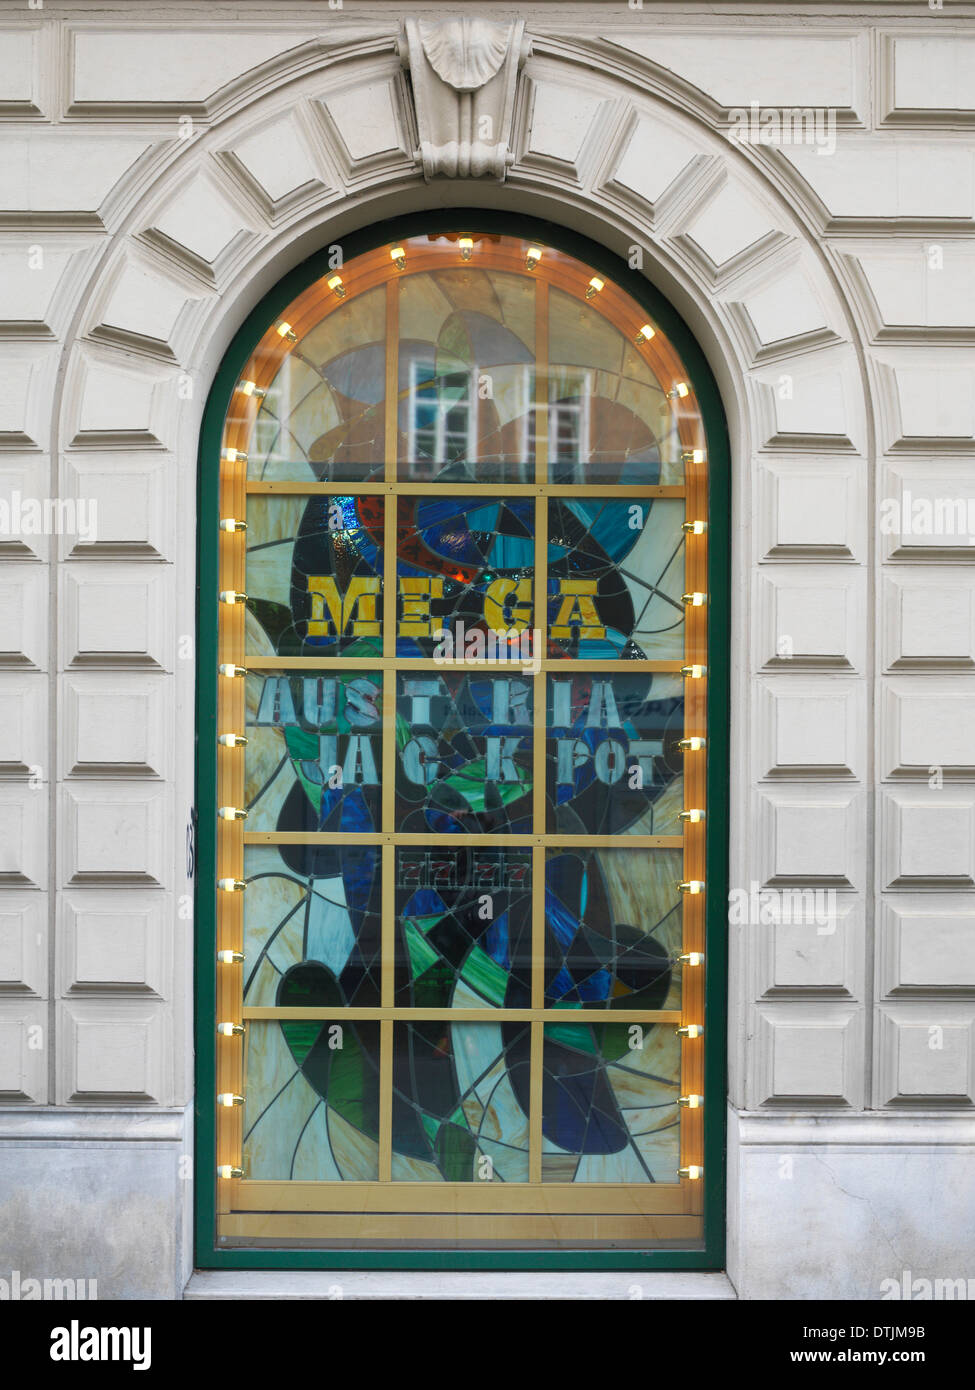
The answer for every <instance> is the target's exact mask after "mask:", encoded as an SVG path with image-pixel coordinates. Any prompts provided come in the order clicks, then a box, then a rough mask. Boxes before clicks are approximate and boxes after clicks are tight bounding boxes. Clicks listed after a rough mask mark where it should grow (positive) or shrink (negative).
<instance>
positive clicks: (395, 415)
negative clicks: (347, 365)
mask: <svg viewBox="0 0 975 1390" xmlns="http://www.w3.org/2000/svg"><path fill="white" fill-rule="evenodd" d="M398 439H399V280H387V282H386V404H385V430H384V440H383V452H384V457H385V463H386V470H385V477H386V481H387V483H395V481H396V462H397V455H398V453H399V448H398Z"/></svg>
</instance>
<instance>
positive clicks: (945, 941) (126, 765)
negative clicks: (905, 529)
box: [0, 0, 975, 1298]
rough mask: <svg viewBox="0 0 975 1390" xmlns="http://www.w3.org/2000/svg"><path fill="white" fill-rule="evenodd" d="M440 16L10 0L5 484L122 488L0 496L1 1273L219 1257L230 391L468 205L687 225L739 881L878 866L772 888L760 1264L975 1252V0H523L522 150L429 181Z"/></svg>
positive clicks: (735, 993) (104, 1269)
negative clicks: (201, 869) (206, 888)
mask: <svg viewBox="0 0 975 1390" xmlns="http://www.w3.org/2000/svg"><path fill="white" fill-rule="evenodd" d="M465 8H466V7H465V6H464V5H463V4H459V5H457V6H452V7H451V11H452V12H453V11H454V10H458V11H459V10H464V9H465ZM505 9H506V7H504V6H500V5H494V4H490V3H481V4H478V5H476V6H472V7H469V10H468V12H470V13H483V12H491V13H492V14H494V15H495V16H496V17H500V18H504V17H505ZM424 10H426V11H429V12H433V11H438V10H439V11H440V12H442V7H437V6H432V5H429V6H426V7H424V6H420V7H417V6H412V5H411V6H409V7H404V6H401V5H400V4H398V3H396V0H394V2H393V3H390V4H386V5H383V6H379V5H373V4H369V3H362V4H354V3H352V0H349V3H347V4H346V5H345V6H344V8H343V9H341V10H336V11H330V10H327V9H326V8H325V7H324V6H322V5H320V4H316V5H309V4H303V3H296V4H294V5H289V6H280V7H276V15H275V18H274V19H273V20H271V19H269V18H268V11H267V6H266V5H259V4H254V3H249V0H243V2H242V3H238V4H234V5H224V4H222V3H219V0H218V2H217V3H209V4H207V5H202V4H193V3H187V4H181V5H179V6H176V5H166V4H156V5H152V4H145V3H141V4H136V3H134V0H116V3H115V4H114V5H113V6H112V7H111V8H105V7H103V6H101V5H97V6H96V5H94V4H86V3H81V4H78V3H75V4H71V5H64V6H62V5H58V4H55V3H50V0H48V3H45V4H44V6H43V7H42V8H41V9H36V10H35V9H30V8H28V7H27V6H26V5H22V4H7V5H3V6H2V7H0V126H2V131H0V371H2V373H3V380H4V390H3V393H2V396H0V497H6V498H9V497H10V496H11V495H12V494H13V493H15V492H19V493H20V494H21V496H22V497H38V498H45V497H60V498H73V499H78V498H84V499H86V498H93V499H95V500H97V503H98V515H99V521H100V528H99V534H98V539H97V541H96V542H95V543H94V544H90V545H86V544H84V543H83V541H82V539H81V538H79V537H76V536H73V535H61V536H46V535H33V534H28V535H19V536H14V535H3V536H0V1107H2V1108H0V1231H2V1232H3V1236H2V1237H0V1273H2V1271H3V1269H5V1268H6V1267H7V1266H8V1265H9V1266H10V1268H12V1269H13V1268H19V1269H20V1270H21V1272H22V1273H23V1274H24V1275H25V1277H26V1276H27V1275H29V1274H44V1273H50V1272H51V1264H52V1259H53V1258H54V1254H55V1253H56V1255H57V1261H58V1263H59V1266H60V1268H59V1272H60V1273H62V1274H64V1275H70V1274H71V1273H72V1272H73V1271H74V1270H75V1267H76V1273H77V1276H78V1277H82V1276H84V1277H97V1278H98V1280H99V1289H100V1294H101V1296H102V1297H103V1298H109V1297H120V1296H127V1295H130V1296H131V1295H134V1296H146V1297H163V1298H165V1297H173V1296H178V1294H179V1291H180V1290H181V1288H182V1286H183V1283H184V1282H185V1279H186V1276H187V1274H188V1272H189V1269H190V1264H191V1259H192V1251H191V1243H190V1241H189V1237H188V1229H189V1228H188V1224H187V1223H188V1213H189V1204H190V1183H189V1181H187V1179H186V1168H185V1165H181V1163H180V1159H181V1156H184V1155H186V1154H188V1153H190V1152H191V1151H192V1139H191V1135H190V1132H189V1119H188V1116H189V1115H190V1114H191V1111H187V1109H186V1107H187V1106H189V1105H190V1104H191V1101H192V1080H191V1074H192V1031H191V1024H192V992H191V945H192V923H191V921H189V920H188V919H187V916H186V912H185V902H186V900H187V895H188V894H189V893H190V891H191V887H190V884H189V883H188V881H187V878H186V864H185V825H186V821H187V819H188V816H189V812H190V806H191V803H192V798H193V689H194V679H195V667H194V659H193V652H192V634H193V631H194V564H195V525H196V522H195V486H196V483H195V470H196V445H197V437H198V431H199V424H200V418H201V413H202V408H203V403H204V401H205V398H206V393H207V390H208V388H209V385H210V383H211V381H212V379H213V376H214V374H215V372H216V369H217V367H218V365H219V362H220V358H221V355H222V353H223V351H224V349H225V348H226V346H227V344H228V342H229V341H230V339H231V337H232V336H233V333H234V332H235V330H236V328H237V327H238V326H239V324H240V323H241V322H242V320H243V318H244V316H245V314H246V312H247V311H248V309H249V308H250V307H252V306H253V305H254V304H255V303H256V302H257V301H258V300H259V299H260V298H261V296H262V295H263V294H264V293H265V292H266V291H267V290H268V289H269V288H270V287H271V286H272V285H273V284H274V283H275V282H276V280H277V279H278V278H279V277H280V276H281V275H282V274H283V273H284V272H285V271H286V270H287V269H289V268H290V267H292V266H294V265H296V264H298V263H299V262H300V261H301V260H303V259H304V258H305V257H306V256H307V255H308V254H310V253H311V252H312V251H313V250H315V249H317V248H318V247H319V246H321V245H325V244H329V243H332V242H336V241H340V240H341V238H342V236H343V235H344V234H345V233H347V232H348V231H350V230H352V229H354V228H357V227H360V226H365V225H368V224H369V223H371V222H374V221H377V220H379V219H381V218H383V217H386V216H389V215H392V214H393V213H398V212H403V211H407V210H415V209H422V208H431V207H436V206H444V205H447V206H450V205H470V206H471V207H479V206H480V207H489V208H506V209H509V210H514V211H516V212H518V211H520V212H523V213H524V214H526V215H528V214H530V215H535V216H541V217H550V218H552V219H553V220H555V221H558V222H559V223H561V224H563V225H567V226H571V227H574V228H576V229H577V230H579V231H582V232H584V233H586V234H587V235H589V236H591V237H593V238H594V239H596V240H598V241H601V242H602V243H603V244H605V245H606V246H608V247H609V248H610V249H611V250H613V251H615V252H617V253H618V254H621V255H624V256H625V255H626V254H627V250H628V248H629V247H630V246H633V245H637V246H640V247H642V248H644V252H645V267H644V268H645V273H646V274H647V276H648V278H649V279H651V280H652V281H653V282H654V283H656V284H657V285H658V286H659V287H660V288H661V289H662V290H663V291H664V292H665V293H666V294H667V295H669V296H670V298H671V299H672V300H673V302H674V303H675V305H676V306H677V308H678V309H679V310H680V311H681V312H682V313H683V314H684V316H685V318H686V319H687V320H688V322H689V323H690V325H691V327H692V329H693V330H694V331H695V333H696V334H697V335H698V338H699V340H700V341H701V343H702V346H703V347H704V349H705V351H706V352H707V354H708V356H709V359H710V361H711V364H712V367H713V369H714V372H715V375H716V377H717V379H718V381H719V385H720V387H721V390H722V393H723V396H724V400H725V407H726V411H727V415H728V421H729V429H730V432H731V439H732V450H733V458H734V470H735V474H734V497H733V515H732V521H731V525H732V540H733V589H734V592H733V596H732V597H733V633H732V652H733V672H732V680H733V710H732V786H731V804H732V840H731V883H732V886H739V887H744V888H746V889H747V888H748V887H749V885H750V884H751V883H753V882H754V883H757V884H759V885H765V884H773V885H775V886H778V887H797V888H802V887H817V886H818V887H823V886H830V887H833V888H835V889H836V890H837V893H838V898H839V906H840V918H839V921H838V924H837V928H836V931H835V932H832V933H820V932H817V930H816V928H815V927H812V928H810V927H799V928H795V927H793V928H785V927H781V926H780V927H778V928H776V927H772V926H768V925H761V924H755V925H751V926H744V927H740V926H733V927H731V928H729V930H730V932H731V977H730V981H729V997H730V1010H731V1025H730V1026H731V1033H730V1053H731V1076H730V1094H729V1099H730V1109H729V1124H730V1170H729V1240H730V1252H729V1272H730V1273H731V1275H732V1278H733V1279H734V1281H735V1282H736V1284H737V1286H738V1289H739V1292H740V1293H742V1294H743V1295H745V1296H766V1297H768V1296H771V1297H775V1296H781V1295H784V1296H787V1297H794V1298H805V1297H814V1296H837V1297H858V1298H873V1297H877V1296H878V1295H879V1293H880V1281H881V1280H882V1279H884V1278H886V1277H892V1278H896V1279H898V1280H899V1279H900V1278H901V1274H902V1270H903V1269H904V1268H908V1269H911V1270H912V1271H913V1273H914V1275H915V1276H925V1277H929V1278H934V1277H948V1276H952V1277H967V1276H970V1275H972V1274H975V1270H973V1269H972V1267H971V1265H972V1256H971V1251H972V1249H975V1240H973V1237H975V1209H973V1207H972V1204H971V1202H970V1201H965V1200H962V1194H964V1193H965V1192H968V1193H970V1192H971V1190H972V1188H973V1183H975V1159H973V1147H972V1146H973V1142H975V1117H973V1098H975V1089H973V1088H975V1028H973V1019H975V948H973V942H975V740H973V734H972V730H973V728H975V588H973V585H975V579H973V575H975V571H973V569H972V560H973V558H975V546H972V545H969V544H968V541H967V538H966V537H964V536H962V537H959V536H952V535H927V534H903V533H902V531H901V528H900V527H898V528H897V529H896V530H895V531H894V532H893V533H892V534H887V533H886V532H884V531H883V530H882V528H881V526H880V524H879V522H880V517H881V504H882V502H883V500H884V499H887V498H900V497H901V496H902V494H909V495H910V498H912V499H923V498H932V499H937V498H963V497H969V496H971V497H975V356H973V342H975V240H973V230H975V148H973V132H975V81H973V72H975V28H973V25H972V18H973V14H975V12H973V9H972V6H971V5H968V4H957V5H954V6H947V7H945V8H944V9H943V10H942V11H940V12H939V11H936V10H928V9H926V8H925V7H924V6H923V5H920V4H919V5H917V6H915V7H913V8H912V9H911V10H910V12H909V13H908V12H907V11H906V10H905V9H904V7H901V6H898V5H867V4H864V5H860V6H857V5H855V4H831V5H825V4H824V5H817V4H806V3H803V4H796V5H795V6H794V7H791V8H790V7H789V6H788V5H778V4H777V5H774V6H773V5H761V4H756V5H751V6H749V7H747V11H748V12H747V13H740V12H736V13H735V15H734V16H732V15H731V14H730V13H728V14H727V15H726V14H725V13H724V12H723V10H722V6H721V5H720V4H719V5H716V6H713V5H698V4H696V3H688V4H686V5H682V6H681V7H676V6H673V5H668V4H657V5H654V4H651V3H649V0H647V3H645V4H644V5H643V6H642V7H640V8H638V9H631V8H628V7H627V6H625V5H623V4H612V3H603V2H601V0H594V3H589V4H579V5H573V6H561V5H556V4H546V3H538V4H535V5H534V6H526V7H525V8H524V9H522V10H520V11H519V14H520V15H521V16H522V17H525V18H527V21H528V23H527V36H528V37H529V38H530V39H531V42H532V53H531V56H530V57H529V58H528V60H527V62H526V65H525V67H524V68H523V70H522V73H521V76H520V78H519V84H518V88H517V95H516V109H515V113H514V121H513V128H512V131H511V134H510V143H511V146H512V149H513V152H514V163H513V165H512V166H511V168H510V170H509V172H508V176H507V181H506V182H505V183H504V184H499V183H497V182H496V181H492V180H487V179H485V180H470V179H468V180H454V181H451V180H446V179H439V180H434V181H433V182H430V183H427V182H425V181H424V179H423V175H422V170H421V167H420V165H419V164H418V162H417V160H416V159H415V157H414V153H413V152H414V150H415V149H416V147H417V130H416V127H415V114H414V109H413V103H412V99H411V95H410V91H409V87H408V83H407V80H406V78H405V76H404V73H403V70H402V67H401V64H400V58H399V51H398V35H399V30H400V21H401V19H403V18H406V17H415V16H416V14H417V13H423V12H424ZM752 102H757V103H759V104H760V106H761V107H762V108H763V109H767V108H769V107H783V106H790V107H791V106H794V105H799V106H811V107H822V108H830V110H831V111H832V113H833V116H834V117H835V149H834V150H833V151H832V152H829V153H825V152H823V153H820V152H818V151H817V149H816V148H815V147H809V146H801V145H797V146H791V147H775V146H768V145H757V146H754V145H741V144H738V143H735V142H733V141H732V140H730V139H729V134H728V132H729V128H730V127H731V126H732V125H733V123H734V119H735V118H734V109H735V108H744V109H746V110H747V109H748V108H749V107H750V104H751V103H752ZM188 122H191V123H192V125H191V126H190V125H189V124H188ZM190 129H192V132H193V133H192V136H191V138H189V139H185V138H181V136H180V132H181V130H182V131H183V132H184V134H185V132H186V131H188V130H190ZM825 129H826V127H825V126H824V130H825ZM38 249H40V252H41V255H40V257H38V254H37V251H38ZM31 266H34V267H35V268H33V269H31V268H30V267H31ZM783 639H786V641H785V644H784V643H783ZM784 653H791V654H784ZM932 768H940V769H941V774H940V776H939V775H937V774H932V773H931V771H930V769H932ZM181 905H182V910H181Z"/></svg>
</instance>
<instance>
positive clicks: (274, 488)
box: [247, 478, 685, 498]
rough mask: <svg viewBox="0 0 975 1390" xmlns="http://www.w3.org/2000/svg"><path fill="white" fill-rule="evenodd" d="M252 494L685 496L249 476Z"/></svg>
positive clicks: (559, 486) (655, 488)
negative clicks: (279, 478) (286, 479)
mask: <svg viewBox="0 0 975 1390" xmlns="http://www.w3.org/2000/svg"><path fill="white" fill-rule="evenodd" d="M247 491H248V492H249V493H251V494H264V495H265V496H272V497H273V496H274V495H275V494H277V495H278V496H279V497H320V496H322V495H325V496H345V497H348V496H352V495H355V494H358V493H364V494H366V495H367V496H371V497H381V496H383V495H384V494H388V493H397V494H400V495H402V496H404V497H410V496H412V497H417V496H419V497H426V496H433V497H437V496H440V495H442V496H444V497H499V496H504V497H538V496H539V495H545V496H549V497H622V498H626V497H683V496H684V493H685V488H684V487H682V486H681V485H680V484H679V483H646V484H643V485H641V484H636V483H635V484H633V485H627V484H621V483H605V484H604V483H434V482H430V483H388V482H386V481H385V480H384V479H382V478H380V479H374V480H373V481H372V482H366V483H339V482H332V483H304V482H297V483H291V482H284V481H281V480H277V479H266V480H265V479H258V478H253V479H248V481H247Z"/></svg>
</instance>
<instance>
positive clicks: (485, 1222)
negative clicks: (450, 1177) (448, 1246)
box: [219, 1183, 702, 1248]
mask: <svg viewBox="0 0 975 1390" xmlns="http://www.w3.org/2000/svg"><path fill="white" fill-rule="evenodd" d="M422 1185H423V1184H420V1183H417V1184H416V1186H418V1187H419V1186H422ZM650 1185H651V1186H653V1184H650ZM438 1186H439V1184H438ZM492 1190H494V1185H493V1184H492ZM535 1191H536V1192H543V1191H544V1185H543V1187H542V1188H536V1189H535ZM219 1232H220V1235H221V1237H223V1236H226V1237H227V1239H228V1240H233V1239H238V1240H248V1239H249V1240H268V1241H270V1240H275V1241H283V1240H301V1241H302V1242H304V1241H307V1240H321V1241H354V1242H355V1243H356V1245H357V1246H358V1247H360V1248H361V1247H362V1246H363V1245H366V1244H368V1242H370V1241H381V1240H397V1241H406V1240H408V1241H411V1242H417V1241H419V1242H426V1241H431V1240H432V1241H435V1242H436V1243H437V1244H438V1245H443V1244H444V1243H445V1242H452V1241H457V1242H466V1241H486V1242H490V1243H494V1242H497V1241H501V1240H508V1241H512V1240H529V1241H552V1242H554V1243H557V1244H559V1245H565V1244H566V1243H571V1242H575V1241H589V1240H592V1241H601V1242H606V1241H620V1240H630V1241H640V1242H646V1243H651V1242H653V1241H658V1240H675V1241H676V1240H696V1239H699V1238H700V1236H701V1232H702V1223H701V1218H700V1217H698V1216H688V1215H678V1214H677V1213H676V1212H674V1213H670V1212H661V1213H659V1214H654V1213H648V1214H645V1215H640V1216H617V1215H612V1214H603V1215H592V1216H590V1215H582V1214H580V1215H576V1214H573V1215H569V1216H564V1215H562V1216H560V1215H557V1214H553V1215H552V1216H548V1215H543V1214H537V1215H531V1214H528V1213H524V1214H522V1215H498V1214H497V1213H496V1212H487V1211H486V1212H476V1213H474V1214H471V1213H469V1212H468V1213H441V1214H440V1217H439V1219H438V1220H437V1221H436V1222H435V1223H432V1224H431V1220H430V1216H429V1214H428V1213H426V1212H418V1213H416V1214H415V1215H413V1214H404V1213H388V1212H324V1213H321V1212H267V1213H264V1212H239V1213H230V1214H228V1215H226V1216H221V1217H220V1218H219Z"/></svg>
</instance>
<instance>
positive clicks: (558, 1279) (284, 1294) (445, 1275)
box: [183, 1269, 737, 1302]
mask: <svg viewBox="0 0 975 1390" xmlns="http://www.w3.org/2000/svg"><path fill="white" fill-rule="evenodd" d="M183 1297H184V1298H185V1299H190V1300H193V1301H197V1302H237V1301H238V1300H241V1301H249V1300H252V1299H253V1300H274V1301H275V1302H278V1301H281V1300H292V1299H294V1300H300V1299H324V1300H337V1299H340V1298H341V1299H479V1300H480V1299H484V1300H494V1299H579V1300H582V1299H623V1300H637V1299H643V1300H651V1301H655V1302H667V1301H672V1300H696V1299H706V1300H721V1299H735V1298H736V1297H737V1294H736V1293H735V1290H734V1287H733V1285H732V1283H731V1281H730V1280H729V1278H728V1276H727V1275H726V1274H724V1273H718V1272H710V1271H704V1270H701V1271H698V1270H688V1271H681V1270H675V1271H672V1272H669V1271H656V1270H655V1271H653V1272H652V1273H645V1274H641V1273H639V1272H634V1271H624V1272H622V1273H615V1272H613V1273H605V1272H604V1271H601V1270H600V1271H598V1272H593V1273H592V1274H585V1273H557V1272H556V1273H545V1272H539V1273H522V1272H511V1273H507V1272H506V1273H484V1272H483V1271H472V1272H471V1273H464V1272H457V1271H454V1270H444V1271H427V1270H423V1271H403V1270H386V1271H381V1272H374V1271H368V1272H366V1271H359V1270H355V1271H350V1270H263V1269H260V1270H252V1269H240V1270H227V1269H220V1270H210V1269H204V1270H197V1271H196V1272H195V1273H194V1274H193V1276H192V1278H191V1279H190V1281H189V1283H188V1284H187V1286H186V1290H185V1292H184V1294H183Z"/></svg>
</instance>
